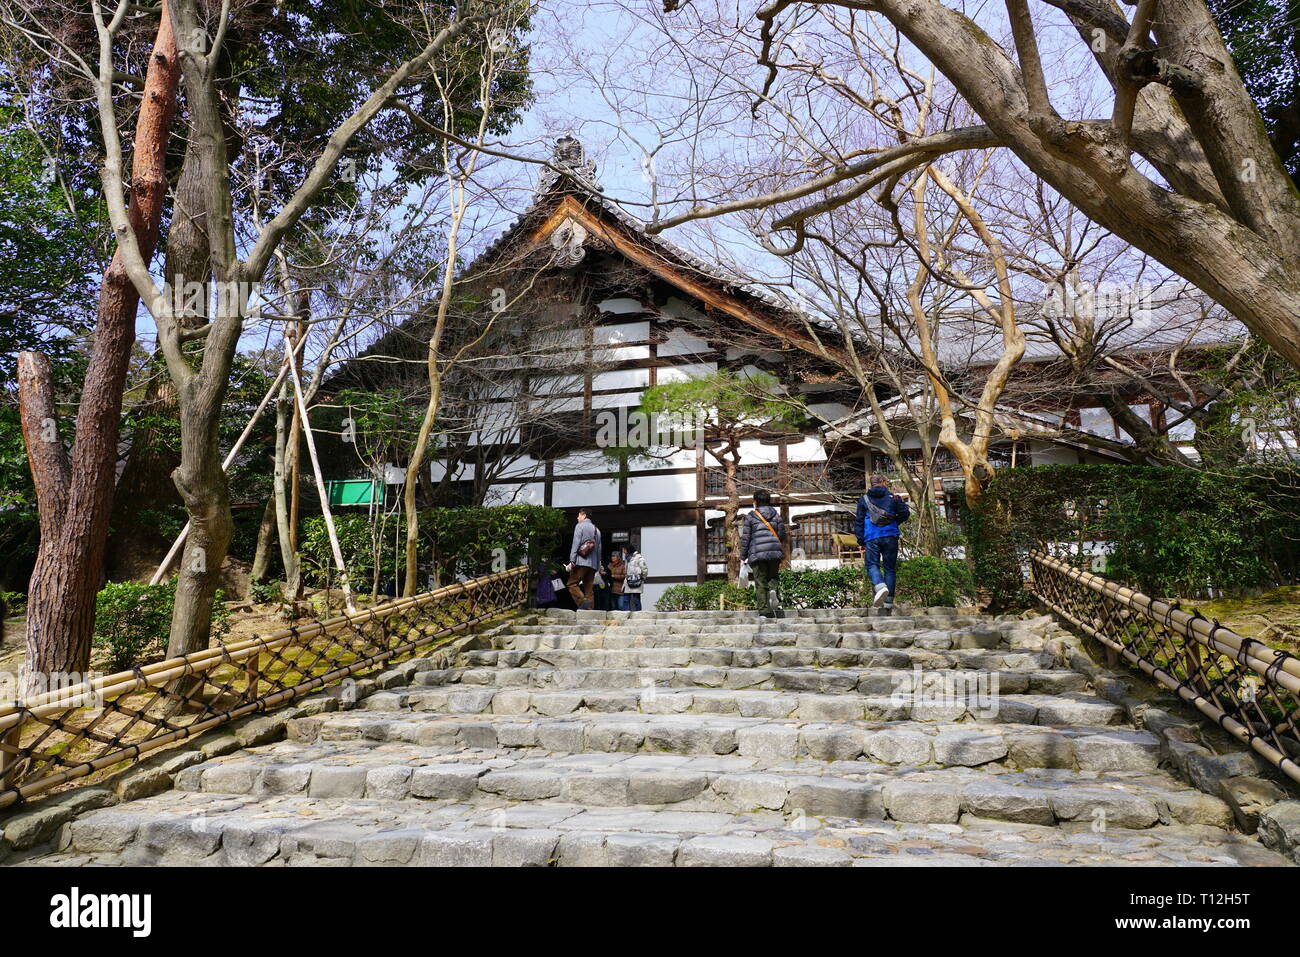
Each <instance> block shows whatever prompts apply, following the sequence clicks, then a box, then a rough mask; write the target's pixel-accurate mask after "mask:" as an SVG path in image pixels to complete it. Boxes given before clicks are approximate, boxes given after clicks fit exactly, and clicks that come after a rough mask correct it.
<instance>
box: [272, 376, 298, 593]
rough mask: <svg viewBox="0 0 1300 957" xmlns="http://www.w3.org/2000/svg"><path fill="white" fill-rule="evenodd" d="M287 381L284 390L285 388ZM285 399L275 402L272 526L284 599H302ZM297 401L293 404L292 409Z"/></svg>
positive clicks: (295, 408)
mask: <svg viewBox="0 0 1300 957" xmlns="http://www.w3.org/2000/svg"><path fill="white" fill-rule="evenodd" d="M289 388H290V386H289V385H288V383H286V384H285V385H284V389H285V390H288V389H289ZM289 404H290V403H289V399H288V397H287V395H286V393H285V392H282V393H281V395H280V398H279V400H278V401H277V402H276V404H275V479H274V482H275V490H274V494H273V497H274V500H275V527H276V538H277V539H278V540H279V543H280V562H281V564H283V565H284V600H285V601H287V602H297V601H298V599H300V598H302V559H301V557H300V556H299V554H298V549H297V548H296V547H295V545H294V538H295V536H294V534H293V531H292V525H291V522H292V519H291V516H290V511H289V494H288V479H287V474H286V469H287V468H288V462H287V460H288V457H289V454H288V435H289V428H290V426H289V417H290V410H289ZM296 411H297V404H296V403H295V404H294V412H295V413H296Z"/></svg>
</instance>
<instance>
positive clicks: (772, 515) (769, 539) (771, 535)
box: [740, 492, 787, 618]
mask: <svg viewBox="0 0 1300 957" xmlns="http://www.w3.org/2000/svg"><path fill="white" fill-rule="evenodd" d="M765 519H766V521H765ZM786 537H787V536H786V530H785V523H784V522H782V521H781V513H780V512H778V511H777V510H776V509H775V508H773V507H772V497H771V496H770V495H768V493H767V492H755V493H754V510H753V511H752V512H750V513H749V514H748V515H746V516H745V524H744V525H743V526H742V527H741V530H740V560H741V561H742V562H748V563H749V567H750V568H751V569H753V571H754V590H755V591H757V592H758V596H757V599H758V601H757V604H758V613H759V614H760V615H762V616H763V617H764V618H775V617H776V611H775V610H774V609H773V607H772V599H773V597H774V596H775V594H776V582H777V574H778V572H779V570H780V568H781V560H782V559H783V558H785V546H784V545H783V544H782V543H783V542H784V541H785V539H786ZM769 589H770V592H769Z"/></svg>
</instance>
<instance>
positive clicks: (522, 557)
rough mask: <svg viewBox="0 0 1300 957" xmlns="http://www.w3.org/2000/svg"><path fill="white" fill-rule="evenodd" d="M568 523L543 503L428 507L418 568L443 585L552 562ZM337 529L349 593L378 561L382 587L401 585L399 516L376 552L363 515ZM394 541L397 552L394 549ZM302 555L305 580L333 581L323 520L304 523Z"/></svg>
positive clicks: (338, 522)
mask: <svg viewBox="0 0 1300 957" xmlns="http://www.w3.org/2000/svg"><path fill="white" fill-rule="evenodd" d="M395 523H396V524H395ZM566 525H567V519H566V518H565V515H564V512H562V511H561V510H560V509H556V508H547V507H545V506H541V505H497V506H478V507H466V508H430V509H426V510H424V511H422V512H421V513H420V543H419V550H418V555H419V560H420V566H421V568H427V567H428V565H429V564H430V563H433V564H435V565H436V566H437V568H438V574H439V580H440V581H442V582H444V583H446V582H448V581H452V580H454V579H455V577H456V576H457V575H465V576H466V577H469V578H472V577H474V576H476V575H484V574H489V573H490V572H492V571H495V570H503V569H505V568H512V567H514V566H516V565H522V564H525V563H527V562H528V561H529V558H530V557H531V558H532V560H533V561H534V562H536V561H538V560H540V559H543V558H546V557H549V555H550V553H551V551H552V550H553V549H554V548H555V546H556V543H557V541H558V540H559V536H560V534H561V533H562V532H563V530H564V529H565V527H566ZM334 527H335V530H336V531H337V532H338V536H339V546H340V548H341V549H342V551H343V560H344V561H345V562H346V563H347V566H348V574H349V576H350V578H351V580H352V582H353V585H354V587H356V588H357V589H358V590H360V589H364V588H368V587H369V585H370V582H371V581H372V576H373V574H374V571H375V562H376V559H378V562H379V580H380V583H381V585H382V583H383V582H386V581H394V580H397V579H398V577H399V574H400V570H401V569H402V567H403V563H404V561H405V554H404V551H405V543H406V525H405V523H404V521H403V519H402V518H401V517H400V516H392V517H391V518H390V520H389V521H388V523H387V524H386V525H385V526H384V529H383V540H382V541H380V542H378V548H376V542H375V540H374V536H376V535H377V534H378V530H377V527H376V526H375V524H374V523H372V522H371V520H370V517H369V516H367V515H357V514H350V513H343V514H338V515H335V516H334ZM395 535H396V536H397V544H398V546H399V547H400V549H401V551H400V552H399V551H397V550H396V549H395V547H394V537H395ZM498 550H499V551H498ZM302 551H303V558H304V565H303V576H304V578H305V579H306V580H307V581H308V582H309V583H310V584H313V585H318V586H319V585H323V584H324V583H325V579H326V575H327V574H329V575H331V577H332V576H335V575H337V572H334V571H331V570H330V569H331V566H332V565H333V561H332V559H331V554H332V553H331V551H330V544H329V536H328V534H327V532H326V529H325V519H324V518H322V517H320V516H315V517H313V518H308V519H306V520H305V521H304V522H303V523H302ZM376 552H378V555H377V556H376ZM498 566H499V567H498Z"/></svg>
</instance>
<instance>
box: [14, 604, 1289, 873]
mask: <svg viewBox="0 0 1300 957" xmlns="http://www.w3.org/2000/svg"><path fill="white" fill-rule="evenodd" d="M901 610H902V609H900V611H901ZM787 614H788V617H786V618H785V619H782V620H777V621H764V620H762V619H759V618H758V617H757V616H755V615H754V614H753V613H752V612H740V611H738V612H693V613H692V612H683V613H675V614H661V613H653V612H643V613H637V614H634V615H632V616H631V617H628V616H627V615H626V614H625V613H618V612H614V613H604V612H580V613H577V614H576V615H575V613H573V612H550V613H547V614H533V615H530V616H526V617H523V618H520V619H518V620H517V621H516V622H514V623H511V624H510V625H508V626H507V627H506V628H505V629H503V630H501V631H500V632H499V633H498V634H496V635H495V637H493V638H492V645H493V649H492V650H478V651H466V652H464V653H462V654H460V655H459V656H458V657H457V658H456V660H455V661H454V662H452V664H453V665H454V666H453V667H448V668H438V667H435V665H436V662H435V661H432V660H422V661H415V662H409V663H407V665H406V666H404V670H403V672H402V674H403V675H404V676H405V678H406V679H407V680H409V684H407V685H406V686H403V687H390V688H388V689H387V690H383V691H379V692H377V693H374V694H371V695H369V696H367V697H365V698H363V699H362V700H360V701H358V702H357V703H356V704H355V706H354V707H351V708H348V709H346V710H340V711H334V712H327V713H322V714H318V715H315V716H312V717H300V718H295V719H293V720H290V721H289V722H288V737H287V739H285V740H282V741H279V742H277V743H274V744H270V745H264V746H261V747H254V748H248V749H242V750H239V751H235V752H233V753H230V754H226V755H223V756H221V757H217V758H214V759H212V760H207V761H203V762H202V763H198V764H195V765H193V766H191V767H188V768H186V769H185V770H183V771H181V772H180V773H179V774H178V775H177V777H176V788H175V789H174V790H171V791H167V792H165V793H162V794H158V795H155V796H152V797H148V798H144V799H141V800H136V801H131V802H128V803H124V804H120V805H117V806H114V807H109V808H104V809H101V810H97V811H92V812H90V813H88V814H85V815H83V816H82V817H80V818H79V819H77V820H75V821H73V822H71V823H70V824H68V825H66V826H65V827H64V829H63V832H62V834H61V836H60V845H61V850H60V851H58V852H56V853H48V854H45V855H43V856H40V857H36V858H33V859H31V861H30V862H31V863H37V864H59V865H67V864H173V863H174V864H196V863H197V864H218V865H221V864H225V865H286V864H288V865H298V864H311V865H488V864H492V865H497V866H503V865H504V866H518V865H548V864H559V865H590V864H610V865H676V866H692V865H696V866H698V865H777V866H799V865H818V866H828V865H829V866H835V865H841V866H843V865H855V866H871V865H974V866H978V865H996V864H1032V865H1042V864H1093V863H1098V864H1123V863H1145V864H1166V865H1180V864H1274V865H1281V864H1285V863H1287V861H1286V860H1285V859H1284V858H1283V857H1281V856H1280V855H1277V854H1275V853H1273V852H1271V851H1269V850H1267V849H1265V848H1263V847H1262V846H1261V845H1260V844H1259V843H1258V842H1257V841H1256V840H1255V839H1254V838H1252V837H1247V836H1244V835H1242V834H1239V833H1237V832H1236V831H1234V830H1232V824H1233V815H1232V813H1231V811H1230V810H1229V808H1228V806H1227V805H1226V804H1224V803H1223V802H1221V801H1219V800H1217V799H1216V798H1212V797H1210V796H1208V795H1206V794H1203V793H1202V792H1201V791H1198V790H1195V789H1192V788H1189V787H1187V786H1186V785H1184V784H1182V783H1181V782H1180V781H1179V780H1178V779H1176V778H1175V777H1173V776H1172V775H1171V774H1169V773H1166V772H1165V771H1163V770H1161V769H1160V768H1159V762H1160V757H1161V753H1160V750H1161V749H1160V743H1159V739H1158V738H1157V737H1156V736H1155V735H1153V734H1149V733H1147V732H1145V731H1137V730H1134V729H1133V728H1132V727H1130V726H1127V725H1125V724H1123V723H1122V721H1123V718H1124V714H1123V711H1122V710H1121V709H1120V708H1119V707H1118V706H1116V705H1113V704H1111V703H1109V702H1107V701H1104V700H1102V699H1100V698H1098V697H1095V696H1093V695H1091V694H1090V693H1089V688H1088V686H1087V680H1086V679H1085V677H1084V676H1083V675H1080V674H1078V673H1076V672H1074V671H1072V670H1068V669H1063V668H1061V667H1059V666H1058V665H1057V663H1056V661H1055V659H1054V656H1053V655H1052V654H1050V653H1049V652H1047V651H1045V650H1044V649H1043V645H1044V639H1043V637H1042V635H1041V634H1040V633H1038V632H1037V631H1036V630H1034V629H1033V628H1032V627H1030V626H1029V625H1027V624H1026V623H1025V622H1022V621H1018V620H999V619H992V618H985V617H977V616H965V615H958V614H956V613H954V612H953V611H952V610H951V609H917V610H916V611H915V612H914V613H912V614H909V615H898V616H890V617H884V616H881V615H879V613H877V612H876V611H874V610H866V609H857V610H843V611H804V612H798V613H796V612H791V613H787Z"/></svg>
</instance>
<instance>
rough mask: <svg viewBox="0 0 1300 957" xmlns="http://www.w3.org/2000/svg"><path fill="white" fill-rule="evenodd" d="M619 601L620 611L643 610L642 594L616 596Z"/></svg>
mask: <svg viewBox="0 0 1300 957" xmlns="http://www.w3.org/2000/svg"><path fill="white" fill-rule="evenodd" d="M614 597H615V598H617V599H618V610H619V611H640V610H641V593H640V592H636V593H634V594H631V595H628V594H622V595H615V596H614Z"/></svg>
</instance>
